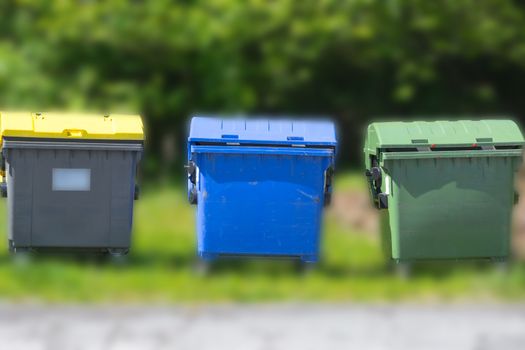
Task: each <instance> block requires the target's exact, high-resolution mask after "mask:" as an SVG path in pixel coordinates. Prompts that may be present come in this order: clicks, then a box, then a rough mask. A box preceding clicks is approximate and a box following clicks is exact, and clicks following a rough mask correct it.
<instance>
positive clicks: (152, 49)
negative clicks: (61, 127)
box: [0, 0, 525, 169]
mask: <svg viewBox="0 0 525 350" xmlns="http://www.w3.org/2000/svg"><path fill="white" fill-rule="evenodd" d="M524 79H525V4H524V3H523V2H522V1H519V0H442V1H428V0H347V1H340V0H305V1H296V0H274V1H268V0H204V1H198V0H196V1H191V0H186V1H182V0H181V1H171V0H150V1H141V0H134V1H132V0H128V1H125V0H105V1H96V0H82V1H80V0H78V1H68V0H50V1H31V0H3V1H2V2H0V106H1V107H2V108H3V109H7V108H22V109H27V108H29V109H37V110H45V109H51V108H53V109H56V108H59V109H75V110H100V111H112V112H140V113H142V114H143V115H144V116H145V117H146V118H147V121H148V134H149V147H148V148H149V149H150V151H152V152H151V154H152V155H153V157H151V159H150V160H149V161H150V162H151V163H152V165H151V167H152V169H155V168H157V167H158V166H159V164H158V162H159V161H158V158H157V157H156V154H157V150H160V149H161V148H162V147H161V144H162V139H163V137H164V135H165V134H166V133H174V134H175V135H176V138H177V142H178V144H179V146H180V147H182V144H183V139H184V136H185V131H186V126H185V121H186V119H187V117H188V116H189V115H191V114H192V113H195V112H204V113H217V112H220V113H236V112H247V113H269V114H274V113H287V114H294V115H296V114H297V115H303V114H323V115H332V116H334V117H336V118H337V119H338V121H339V124H340V126H341V134H342V137H341V139H342V140H343V147H342V155H343V157H342V158H343V160H345V161H347V160H353V161H354V164H355V163H356V162H357V157H358V154H360V143H361V139H360V133H361V130H362V127H363V125H364V124H365V123H366V122H367V121H368V120H369V119H370V118H371V117H372V116H374V115H393V114H400V115H404V116H407V117H406V118H411V117H412V116H413V115H417V114H426V115H431V114H435V113H441V114H458V113H461V114H465V113H468V114H470V113H473V114H491V113H510V114H513V115H516V116H517V117H520V118H522V117H524V111H525V99H523V98H522V96H521V86H522V85H523V82H524V81H525V80H524ZM178 154H183V152H178ZM347 156H349V157H347Z"/></svg>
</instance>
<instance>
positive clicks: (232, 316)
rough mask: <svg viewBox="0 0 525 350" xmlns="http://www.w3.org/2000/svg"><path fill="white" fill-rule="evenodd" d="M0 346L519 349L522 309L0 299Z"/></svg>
mask: <svg viewBox="0 0 525 350" xmlns="http://www.w3.org/2000/svg"><path fill="white" fill-rule="evenodd" d="M0 349H10V350H17V349H24V350H25V349H39V350H40V349H45V350H60V349H67V350H77V349H78V350H83V349H89V350H92V349H111V350H113V349H125V350H134V349H140V350H148V349H181V350H185V349H192V350H206V349H214V350H215V349H218V350H222V349H224V350H236V349H242V350H251V349H257V350H259V349H260V350H274V349H287V350H293V349H301V350H307V349H315V350H326V349H359V350H361V349H403V350H410V349H417V350H425V349H440V350H443V349H446V350H454V349H461V350H465V349H473V350H486V349H505V350H514V349H516V350H518V349H519V350H523V349H525V305H523V306H450V305H449V306H407V305H401V306H357V305H328V306H327V305H279V304H273V305H257V306H204V307H198V308H191V307H166V308H161V307H153V308H146V307H122V308H120V307H103V306H97V307H62V306H60V307H52V306H12V305H4V306H1V305H0Z"/></svg>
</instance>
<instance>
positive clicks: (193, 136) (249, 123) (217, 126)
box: [188, 117, 337, 147]
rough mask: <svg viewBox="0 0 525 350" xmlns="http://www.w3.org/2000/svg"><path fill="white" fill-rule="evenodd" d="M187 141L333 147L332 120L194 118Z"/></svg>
mask: <svg viewBox="0 0 525 350" xmlns="http://www.w3.org/2000/svg"><path fill="white" fill-rule="evenodd" d="M188 141H189V142H190V143H196V142H203V143H206V142H209V143H221V144H229V143H234V144H241V143H242V144H273V145H282V144H285V145H319V146H329V147H335V146H336V145H337V140H336V136H335V125H334V123H332V122H330V121H327V120H324V121H323V120H312V121H307V120H302V121H295V120H294V121H292V120H283V119H221V118H210V117H194V118H192V120H191V127H190V136H189V138H188Z"/></svg>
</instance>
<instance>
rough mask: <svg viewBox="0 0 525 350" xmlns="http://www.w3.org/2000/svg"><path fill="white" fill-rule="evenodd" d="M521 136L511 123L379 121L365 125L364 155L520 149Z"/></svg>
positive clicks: (513, 123) (494, 121)
mask: <svg viewBox="0 0 525 350" xmlns="http://www.w3.org/2000/svg"><path fill="white" fill-rule="evenodd" d="M524 143H525V142H524V139H523V135H522V133H521V131H520V129H519V127H518V125H517V124H516V123H515V122H513V121H512V120H504V119H500V120H496V119H493V120H458V121H432V122H423V121H416V122H381V123H372V124H370V125H369V126H368V131H367V141H366V145H365V152H371V153H375V150H376V149H379V148H381V149H385V148H416V147H421V146H423V147H425V146H426V147H436V146H437V147H439V146H445V147H447V146H448V147H454V146H457V147H469V146H470V147H471V146H484V145H487V146H521V145H523V144H524Z"/></svg>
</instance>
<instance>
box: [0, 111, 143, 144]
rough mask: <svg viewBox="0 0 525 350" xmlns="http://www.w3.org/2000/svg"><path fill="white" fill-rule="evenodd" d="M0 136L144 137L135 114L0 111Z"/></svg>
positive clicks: (68, 137) (108, 138) (101, 138)
mask: <svg viewBox="0 0 525 350" xmlns="http://www.w3.org/2000/svg"><path fill="white" fill-rule="evenodd" d="M0 132H1V135H2V137H6V136H7V137H27V138H59V139H86V140H130V141H135V140H137V141H141V140H144V126H143V124H142V119H141V118H140V116H138V115H123V114H108V115H97V114H75V113H29V112H0Z"/></svg>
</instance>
